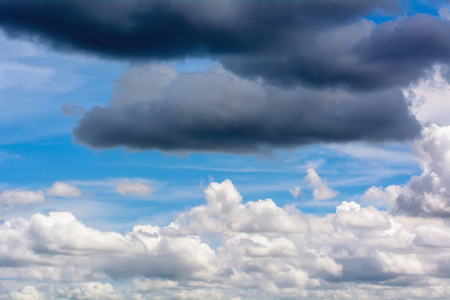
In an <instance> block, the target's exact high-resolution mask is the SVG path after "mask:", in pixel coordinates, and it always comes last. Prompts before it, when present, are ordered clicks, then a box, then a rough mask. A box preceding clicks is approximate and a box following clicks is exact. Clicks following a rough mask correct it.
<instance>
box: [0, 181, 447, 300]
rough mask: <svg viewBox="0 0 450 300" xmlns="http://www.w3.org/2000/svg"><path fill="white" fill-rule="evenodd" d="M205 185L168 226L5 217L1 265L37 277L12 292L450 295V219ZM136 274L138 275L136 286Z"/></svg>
mask: <svg viewBox="0 0 450 300" xmlns="http://www.w3.org/2000/svg"><path fill="white" fill-rule="evenodd" d="M205 194H206V204H205V205H200V206H196V207H193V208H192V209H190V210H188V211H186V212H184V213H182V214H180V215H179V216H178V217H177V218H176V219H175V220H174V221H173V222H172V223H170V224H169V225H168V226H165V227H158V226H153V225H136V226H135V227H134V228H133V229H132V230H131V231H130V232H126V233H124V234H121V233H116V232H104V231H99V230H96V229H93V228H91V227H88V226H86V225H84V224H83V223H82V222H80V221H79V220H77V219H76V218H75V217H74V216H73V215H72V214H71V213H68V212H51V213H50V214H48V215H43V214H35V215H33V216H32V217H31V218H29V219H22V218H13V219H10V220H8V221H6V222H4V223H3V225H1V226H0V245H2V247H0V263H1V267H0V273H1V274H8V276H9V278H16V279H20V280H24V281H26V284H24V285H23V286H24V287H23V288H21V289H17V290H15V291H11V292H6V293H9V296H10V297H16V296H17V297H19V298H17V297H16V298H17V299H21V298H20V297H25V296H29V297H31V296H34V297H41V298H46V299H53V298H57V299H66V298H67V299H132V298H134V299H155V298H162V299H173V298H205V297H206V298H211V299H223V298H232V297H241V298H244V299H245V298H255V297H257V298H283V297H285V298H286V297H290V298H330V297H337V298H350V299H360V298H361V295H364V297H366V298H370V299H376V298H380V299H386V298H404V297H405V291H406V290H407V296H408V297H409V298H423V297H424V295H427V296H426V298H430V299H434V298H436V299H441V298H442V299H444V298H446V297H448V296H449V295H450V290H448V289H447V288H446V286H447V285H448V283H449V281H448V279H447V278H448V274H449V273H448V270H449V266H447V264H446V263H445V262H446V261H448V260H449V259H450V256H449V252H448V248H449V247H450V228H449V227H448V226H447V225H445V224H444V223H442V222H437V221H436V220H433V219H431V220H430V219H421V218H409V217H396V216H393V215H392V214H390V213H389V212H386V211H380V210H378V209H376V208H374V207H371V206H369V207H361V206H360V205H359V204H357V203H355V202H345V201H344V202H343V203H342V204H341V205H340V206H338V207H337V209H336V213H334V214H329V215H326V216H324V217H316V216H312V215H305V214H303V213H302V212H301V211H299V210H298V209H296V208H295V207H293V206H285V207H279V206H277V205H276V203H275V202H274V201H273V200H271V199H266V200H259V201H249V202H246V203H244V202H243V200H242V197H241V195H240V194H239V192H238V191H237V190H236V188H235V187H234V186H233V184H232V183H231V181H229V180H226V181H224V182H222V183H217V182H212V183H211V184H210V186H209V187H208V188H207V190H206V191H205ZM115 280H121V281H120V282H121V284H119V285H116V284H115ZM124 280H125V281H124ZM127 280H130V281H131V282H132V285H131V286H126V287H124V286H123V285H124V282H127ZM34 281H37V282H39V286H40V288H39V289H37V288H36V287H34ZM68 281H69V282H71V283H70V284H67V282H68ZM45 282H51V285H47V286H46V285H45ZM25 285H26V286H25ZM399 285H401V286H402V287H403V288H402V289H399V288H398V286H399ZM16 286H17V285H16ZM406 287H407V289H405V288H406ZM427 293H428V294H427Z"/></svg>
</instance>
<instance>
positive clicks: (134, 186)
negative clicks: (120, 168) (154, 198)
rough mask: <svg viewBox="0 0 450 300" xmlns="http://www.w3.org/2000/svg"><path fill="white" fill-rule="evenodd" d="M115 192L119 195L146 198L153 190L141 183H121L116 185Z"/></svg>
mask: <svg viewBox="0 0 450 300" xmlns="http://www.w3.org/2000/svg"><path fill="white" fill-rule="evenodd" d="M116 191H117V192H118V193H119V194H121V195H137V196H148V195H150V194H151V193H153V189H152V188H151V187H150V186H148V185H147V184H145V183H143V182H133V181H122V182H119V183H118V184H117V185H116Z"/></svg>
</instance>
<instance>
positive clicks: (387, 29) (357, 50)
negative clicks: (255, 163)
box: [0, 0, 450, 89]
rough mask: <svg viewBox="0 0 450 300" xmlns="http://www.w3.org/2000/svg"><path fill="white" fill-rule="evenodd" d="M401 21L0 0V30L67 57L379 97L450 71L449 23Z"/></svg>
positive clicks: (227, 6) (307, 6)
mask: <svg viewBox="0 0 450 300" xmlns="http://www.w3.org/2000/svg"><path fill="white" fill-rule="evenodd" d="M375 11H377V12H378V14H380V13H381V14H382V15H383V13H384V14H387V15H389V16H392V15H393V14H394V15H395V14H398V15H401V8H400V3H399V1H394V0H370V1H369V0H368V1H356V0H343V1H334V0H319V1H282V2H279V1H264V2H263V3H260V2H255V1H228V0H219V1H214V3H211V2H210V1H205V0H201V1H144V2H143V1H115V2H114V3H110V2H108V1H96V2H95V3H88V2H86V1H78V0H72V1H64V2H55V1H47V2H38V3H36V2H35V1H30V0H28V1H21V2H20V4H17V2H15V1H11V0H2V1H0V26H1V27H3V28H4V30H6V32H8V33H9V35H10V36H12V37H18V36H25V37H28V38H33V39H34V40H37V41H43V42H46V43H49V44H50V45H52V46H53V47H55V48H57V49H62V50H72V51H82V52H88V53H93V54H96V55H100V56H104V57H107V58H116V59H127V60H135V59H168V58H184V57H186V56H213V57H215V58H216V59H219V60H221V62H222V63H223V64H224V66H226V67H227V68H229V69H231V70H232V71H233V72H236V73H238V74H241V75H246V76H258V77H259V76H261V77H263V78H265V79H266V80H269V81H271V82H272V83H278V84H299V83H301V84H304V85H312V86H320V87H330V86H334V87H336V86H346V87H350V88H352V89H378V88H390V87H398V86H407V85H409V83H411V82H412V81H415V80H417V79H418V78H419V77H421V76H423V75H424V72H425V71H426V69H428V68H430V67H431V66H432V65H433V64H435V63H445V64H446V63H448V60H449V55H448V53H449V49H450V42H449V39H448V36H449V32H450V22H449V21H448V20H447V19H446V18H436V17H432V16H428V15H421V14H418V15H416V16H412V17H403V18H399V19H398V20H395V21H388V22H384V23H383V24H381V25H375V24H374V23H373V22H370V21H367V20H365V19H364V17H366V16H368V15H370V14H371V13H373V12H375Z"/></svg>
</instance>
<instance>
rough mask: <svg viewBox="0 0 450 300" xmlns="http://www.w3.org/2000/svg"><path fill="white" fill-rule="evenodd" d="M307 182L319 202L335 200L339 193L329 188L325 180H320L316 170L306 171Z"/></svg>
mask: <svg viewBox="0 0 450 300" xmlns="http://www.w3.org/2000/svg"><path fill="white" fill-rule="evenodd" d="M306 172H307V175H306V177H305V182H306V183H307V184H308V185H309V186H310V187H311V188H312V189H313V197H314V199H317V200H327V199H331V198H335V197H336V196H337V195H338V194H339V192H338V191H335V190H333V189H331V188H329V187H328V184H327V182H326V181H325V180H323V179H322V178H320V176H319V175H318V174H317V172H316V170H314V169H313V168H309V169H307V170H306Z"/></svg>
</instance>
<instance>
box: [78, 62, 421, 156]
mask: <svg viewBox="0 0 450 300" xmlns="http://www.w3.org/2000/svg"><path fill="white" fill-rule="evenodd" d="M419 130H420V126H419V124H418V123H417V121H416V120H415V118H414V117H413V116H412V115H411V114H410V113H409V110H408V106H407V104H406V102H405V100H404V97H403V95H402V94H401V92H400V91H397V90H383V91H377V92H376V93H369V92H361V93H349V92H347V91H345V90H337V89H330V90H316V89H305V88H279V87H274V86H271V85H267V84H264V83H263V82H262V81H260V80H246V79H244V78H241V77H239V76H236V75H233V74H232V73H229V72H227V71H225V70H223V69H222V68H221V67H220V66H217V67H216V68H215V69H214V68H213V69H211V70H210V71H209V72H207V73H192V74H177V73H176V71H175V70H174V69H172V68H171V67H169V66H167V65H150V66H135V67H131V68H130V69H129V70H128V71H126V72H125V73H124V74H123V75H122V76H121V77H120V78H119V79H118V81H117V86H116V90H115V92H114V97H113V99H112V100H111V103H110V105H109V106H106V107H95V108H93V109H91V110H90V111H89V112H87V113H86V114H85V115H84V116H83V118H82V119H81V120H80V123H79V125H78V127H76V128H75V129H74V135H75V138H76V140H77V141H78V142H81V143H85V144H87V145H89V146H92V147H97V148H109V147H116V146H126V147H128V148H130V149H160V150H181V151H184V150H187V151H225V152H254V151H265V150H270V149H272V148H273V147H295V146H299V145H305V144H309V143H315V142H346V141H354V140H366V141H389V140H405V139H408V138H413V137H414V136H415V135H416V134H417V133H418V132H419Z"/></svg>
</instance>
